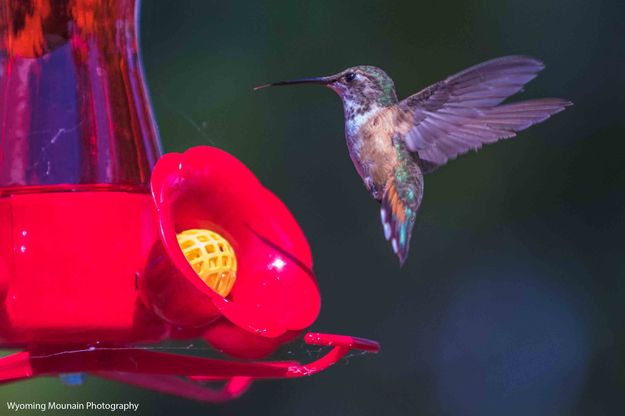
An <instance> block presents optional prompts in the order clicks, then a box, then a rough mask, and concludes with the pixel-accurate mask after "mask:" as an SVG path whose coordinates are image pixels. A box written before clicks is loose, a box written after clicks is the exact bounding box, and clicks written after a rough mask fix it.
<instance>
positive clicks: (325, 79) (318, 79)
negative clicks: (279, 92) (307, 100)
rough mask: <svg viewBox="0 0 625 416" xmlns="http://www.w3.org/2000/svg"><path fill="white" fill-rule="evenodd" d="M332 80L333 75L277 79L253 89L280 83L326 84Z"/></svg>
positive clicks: (256, 89) (280, 84) (275, 85)
mask: <svg viewBox="0 0 625 416" xmlns="http://www.w3.org/2000/svg"><path fill="white" fill-rule="evenodd" d="M333 81H335V77H315V78H300V79H292V80H290V81H278V82H272V83H271V84H264V85H259V86H258V87H254V91H258V90H260V89H262V88H266V87H279V86H282V85H295V84H320V85H327V84H329V83H331V82H333Z"/></svg>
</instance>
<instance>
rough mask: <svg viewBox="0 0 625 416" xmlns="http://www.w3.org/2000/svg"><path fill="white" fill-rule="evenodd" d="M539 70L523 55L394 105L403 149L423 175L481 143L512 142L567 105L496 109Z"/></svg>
mask: <svg viewBox="0 0 625 416" xmlns="http://www.w3.org/2000/svg"><path fill="white" fill-rule="evenodd" d="M543 68H544V65H543V64H542V62H540V61H538V60H536V59H534V58H530V57H526V56H506V57H502V58H497V59H493V60H490V61H486V62H483V63H481V64H478V65H475V66H472V67H470V68H468V69H465V70H464V71H462V72H460V73H458V74H456V75H453V76H451V77H449V78H447V79H446V80H444V81H440V82H437V83H436V84H434V85H431V86H429V87H428V88H425V89H424V90H422V91H420V92H418V93H417V94H414V95H412V96H410V97H408V98H406V99H405V100H403V101H401V102H400V103H398V106H397V108H398V112H397V117H398V121H399V123H400V124H399V125H400V127H401V130H402V133H403V134H402V135H403V137H404V140H405V142H406V145H407V147H408V149H409V150H411V151H412V152H417V154H418V155H419V158H420V159H421V160H423V161H424V162H426V163H425V164H424V167H427V170H428V171H431V170H433V169H435V168H436V167H438V166H441V165H444V164H445V163H446V162H447V161H448V160H450V159H454V158H456V157H457V156H458V155H461V154H463V153H466V152H468V151H469V150H477V149H479V148H480V147H482V145H483V144H484V143H494V142H496V141H498V140H500V139H507V138H510V137H514V136H515V135H516V132H518V131H521V130H524V129H526V128H528V127H529V126H531V125H533V124H536V123H540V122H541V121H544V120H546V119H547V118H549V116H551V115H553V114H555V113H558V112H560V111H562V110H563V109H564V108H565V107H566V106H569V105H571V103H570V102H569V101H567V100H563V99H559V98H543V99H536V100H529V101H522V102H518V103H512V104H503V105H502V104H501V103H502V102H503V101H504V100H505V99H506V98H508V97H509V96H511V95H514V94H516V93H517V92H519V91H521V90H522V88H523V85H525V84H526V83H527V82H529V81H531V80H532V79H534V78H535V77H536V76H537V74H538V72H539V71H541V70H542V69H543Z"/></svg>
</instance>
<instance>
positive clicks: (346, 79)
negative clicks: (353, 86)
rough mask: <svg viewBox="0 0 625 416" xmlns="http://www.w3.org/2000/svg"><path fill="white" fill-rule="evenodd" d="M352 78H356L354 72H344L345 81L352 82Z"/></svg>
mask: <svg viewBox="0 0 625 416" xmlns="http://www.w3.org/2000/svg"><path fill="white" fill-rule="evenodd" d="M354 79H356V74H354V73H353V72H348V73H347V74H345V81H347V82H352V81H353V80H354Z"/></svg>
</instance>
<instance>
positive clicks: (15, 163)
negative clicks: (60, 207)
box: [0, 0, 160, 194]
mask: <svg viewBox="0 0 625 416" xmlns="http://www.w3.org/2000/svg"><path fill="white" fill-rule="evenodd" d="M137 7H138V4H137V1H135V0H90V1H86V0H64V1H52V0H25V1H8V0H0V194H2V193H5V194H6V193H7V192H8V193H12V192H24V190H27V189H33V187H35V189H38V190H46V189H50V190H54V189H55V188H58V187H68V188H70V189H74V190H76V189H88V190H90V189H96V188H102V187H104V188H105V189H110V188H113V189H116V188H122V189H126V190H136V191H147V190H148V188H149V179H150V173H151V170H152V167H153V166H154V164H155V162H156V160H157V159H158V158H159V156H160V143H159V138H158V133H157V129H156V125H155V123H154V120H153V116H152V110H151V107H150V102H149V97H148V94H147V90H146V87H145V84H144V81H143V71H142V67H141V60H140V56H139V51H138V42H137V24H136V17H135V16H136V8H137Z"/></svg>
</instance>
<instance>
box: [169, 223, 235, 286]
mask: <svg viewBox="0 0 625 416" xmlns="http://www.w3.org/2000/svg"><path fill="white" fill-rule="evenodd" d="M177 237H178V244H180V249H181V250H182V252H183V253H184V256H185V257H186V259H187V261H188V262H189V264H190V265H191V267H193V270H195V272H196V273H197V274H198V276H200V279H202V280H203V281H204V283H206V284H207V285H208V287H210V288H211V289H213V290H214V291H215V292H217V293H219V294H220V295H221V296H224V297H225V296H228V294H229V293H230V291H231V290H232V287H233V286H234V282H235V280H236V278H237V257H236V255H235V253H234V249H233V248H232V246H231V245H230V243H229V242H228V240H226V239H225V238H223V237H222V236H221V235H219V234H217V233H216V232H214V231H210V230H185V231H183V232H181V233H179V234H177Z"/></svg>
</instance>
